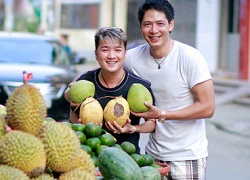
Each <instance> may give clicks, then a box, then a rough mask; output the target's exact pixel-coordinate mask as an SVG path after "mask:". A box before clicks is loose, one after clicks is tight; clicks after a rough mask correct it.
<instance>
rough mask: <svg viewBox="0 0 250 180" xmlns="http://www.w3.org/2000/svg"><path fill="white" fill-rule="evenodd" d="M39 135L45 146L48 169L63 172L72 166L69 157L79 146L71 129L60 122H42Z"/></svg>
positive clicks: (71, 156)
mask: <svg viewBox="0 0 250 180" xmlns="http://www.w3.org/2000/svg"><path fill="white" fill-rule="evenodd" d="M39 137H40V139H41V140H42V142H43V144H44V146H45V151H46V155H47V167H48V168H49V169H51V170H52V171H54V172H58V173H64V172H67V171H69V170H71V169H73V168H74V166H75V165H74V163H72V162H71V159H73V156H74V155H75V151H76V150H77V149H80V148H81V146H80V140H79V139H78V137H77V135H76V133H75V132H74V131H73V129H71V128H70V127H69V126H68V125H66V124H63V123H60V122H47V123H44V124H43V126H42V129H41V131H40V133H39Z"/></svg>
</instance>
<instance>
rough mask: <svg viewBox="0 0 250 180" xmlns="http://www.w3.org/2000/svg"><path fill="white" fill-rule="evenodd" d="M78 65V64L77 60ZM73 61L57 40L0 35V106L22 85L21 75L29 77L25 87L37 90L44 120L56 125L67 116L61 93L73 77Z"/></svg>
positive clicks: (75, 72) (34, 36)
mask: <svg viewBox="0 0 250 180" xmlns="http://www.w3.org/2000/svg"><path fill="white" fill-rule="evenodd" d="M77 61H78V62H81V61H80V60H79V59H77ZM74 64H75V61H74V58H72V60H70V59H69V57H68V56H67V53H66V51H65V50H64V48H63V46H62V44H61V43H60V42H59V40H58V39H57V38H55V37H52V36H45V35H38V34H29V33H7V32H1V33H0V104H3V105H5V104H6V100H7V98H8V96H9V95H10V94H11V93H12V92H13V90H14V89H15V88H16V87H18V86H20V85H21V84H23V71H26V72H27V73H32V76H33V78H32V79H30V80H29V81H28V83H30V84H33V85H35V86H36V87H38V88H39V89H40V92H41V94H42V95H43V97H44V99H45V102H46V107H47V110H48V111H47V112H48V116H49V117H52V118H54V119H56V120H58V121H60V120H62V119H67V118H68V116H69V103H68V102H67V101H66V100H65V99H64V97H63V93H64V91H65V89H66V88H67V86H68V84H69V83H70V82H71V81H72V80H73V78H74V77H75V76H76V75H77V71H76V69H75V66H74Z"/></svg>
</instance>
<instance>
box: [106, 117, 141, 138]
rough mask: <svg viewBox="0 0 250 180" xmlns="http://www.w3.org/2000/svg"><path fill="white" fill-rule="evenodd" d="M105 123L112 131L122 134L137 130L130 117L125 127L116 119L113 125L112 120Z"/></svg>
mask: <svg viewBox="0 0 250 180" xmlns="http://www.w3.org/2000/svg"><path fill="white" fill-rule="evenodd" d="M105 125H106V126H107V128H108V129H109V130H110V131H113V132H114V133H118V134H121V133H134V132H135V130H136V128H135V126H132V125H131V120H130V119H127V122H126V124H125V125H124V126H123V127H121V126H119V125H118V124H117V123H116V122H115V121H114V124H113V125H112V124H111V123H110V122H106V123H105Z"/></svg>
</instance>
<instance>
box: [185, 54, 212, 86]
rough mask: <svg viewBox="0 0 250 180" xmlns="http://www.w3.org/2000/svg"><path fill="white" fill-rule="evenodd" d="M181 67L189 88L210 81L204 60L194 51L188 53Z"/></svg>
mask: <svg viewBox="0 0 250 180" xmlns="http://www.w3.org/2000/svg"><path fill="white" fill-rule="evenodd" d="M183 67H184V68H183V69H184V72H185V74H186V78H187V81H188V84H189V87H190V88H193V87H194V86H195V85H197V84H199V83H201V82H204V81H207V80H209V79H212V77H211V74H210V71H209V68H208V65H207V62H206V60H205V59H204V57H203V56H202V54H201V53H200V52H199V51H198V50H196V49H192V51H188V53H187V54H186V56H185V60H184V66H183Z"/></svg>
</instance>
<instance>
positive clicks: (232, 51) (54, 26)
mask: <svg viewBox="0 0 250 180" xmlns="http://www.w3.org/2000/svg"><path fill="white" fill-rule="evenodd" d="M140 2H141V0H0V31H3V32H7V33H13V32H28V33H34V34H40V35H49V36H54V37H56V38H57V39H58V40H59V39H60V38H61V35H66V37H67V43H68V45H69V47H70V48H71V50H72V52H74V54H75V55H74V58H73V63H72V60H71V64H73V65H74V67H75V68H76V71H77V73H81V72H84V71H86V70H88V69H91V68H93V67H95V66H97V63H96V61H95V57H94V40H93V37H94V34H95V32H96V30H97V29H98V28H100V27H103V26H118V27H120V28H122V29H123V30H124V31H126V33H127V35H128V48H132V47H134V46H137V45H139V44H142V43H144V40H143V38H142V36H141V33H140V30H139V23H138V19H137V7H138V5H139V3H140ZM170 2H171V3H172V5H173V6H174V8H175V28H174V30H173V32H172V38H173V39H175V40H178V41H181V42H184V43H186V44H189V45H190V46H193V47H195V48H197V49H198V50H199V51H200V52H201V53H202V54H203V56H204V57H205V59H206V61H207V63H208V66H209V69H210V72H211V74H212V76H213V80H214V84H215V92H216V112H215V115H214V117H213V118H211V119H210V120H208V121H207V134H208V140H209V158H208V179H209V180H217V179H218V180H223V179H228V180H231V179H232V180H233V179H240V180H247V179H249V177H250V172H249V168H250V150H249V149H250V140H249V137H250V108H249V107H250V83H249V81H250V54H249V53H250V51H249V50H250V0H170ZM50 41H51V40H50ZM0 42H1V39H0ZM0 51H1V50H0ZM75 57H77V58H75ZM0 58H1V57H0ZM0 66H2V64H1V65H0ZM46 68H47V67H46ZM43 72H44V71H43ZM74 75H75V74H74ZM35 77H36V75H34V79H35ZM67 77H68V76H67ZM0 82H2V81H0ZM67 83H69V81H67ZM61 84H62V83H61ZM66 86H67V84H64V86H63V87H66ZM60 87H61V86H60ZM61 92H63V91H61ZM0 93H1V91H0ZM60 98H62V94H61V95H60ZM48 99H49V98H48ZM50 101H51V99H50ZM50 101H48V102H49V106H48V107H51V106H52V105H50V104H51V102H50ZM57 104H58V103H57ZM64 111H65V110H64ZM65 116H66V117H67V114H66V115H65ZM147 138H148V136H147V134H145V135H143V136H142V139H141V147H142V150H143V149H144V146H145V143H146V142H147Z"/></svg>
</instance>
